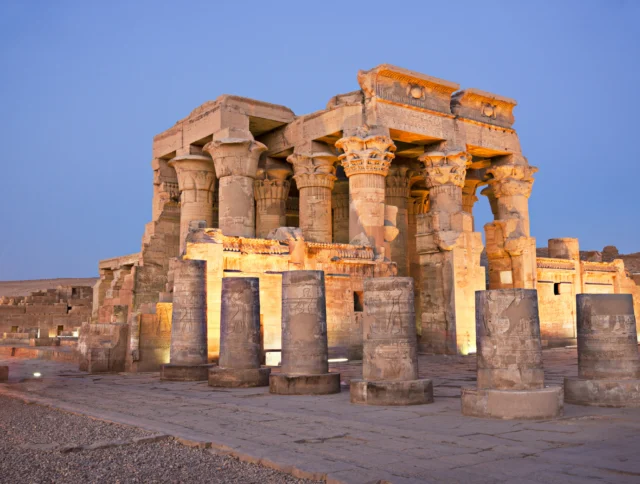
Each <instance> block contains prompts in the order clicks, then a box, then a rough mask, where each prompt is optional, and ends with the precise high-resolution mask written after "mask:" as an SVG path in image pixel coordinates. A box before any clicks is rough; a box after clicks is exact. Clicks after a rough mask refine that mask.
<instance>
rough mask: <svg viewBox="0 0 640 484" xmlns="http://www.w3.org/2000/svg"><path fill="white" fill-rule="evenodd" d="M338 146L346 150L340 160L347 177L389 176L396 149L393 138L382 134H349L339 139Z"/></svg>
mask: <svg viewBox="0 0 640 484" xmlns="http://www.w3.org/2000/svg"><path fill="white" fill-rule="evenodd" d="M336 148H338V149H341V150H343V151H344V153H343V154H341V155H340V156H339V160H340V163H342V166H343V168H344V172H345V174H346V175H347V177H350V176H351V175H355V174H374V175H382V176H387V173H388V171H389V165H390V164H391V160H393V158H395V155H394V154H393V152H394V151H395V150H396V146H395V144H394V143H393V140H392V139H391V138H389V137H388V136H382V135H374V136H367V137H365V138H361V137H358V136H348V137H345V138H341V139H339V140H338V141H337V142H336Z"/></svg>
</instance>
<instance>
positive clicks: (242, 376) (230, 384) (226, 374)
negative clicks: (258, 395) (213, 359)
mask: <svg viewBox="0 0 640 484" xmlns="http://www.w3.org/2000/svg"><path fill="white" fill-rule="evenodd" d="M270 374H271V368H246V369H242V370H237V369H234V368H220V367H219V366H217V367H214V368H211V369H209V386H210V387H223V388H250V387H266V386H268V385H269V375H270Z"/></svg>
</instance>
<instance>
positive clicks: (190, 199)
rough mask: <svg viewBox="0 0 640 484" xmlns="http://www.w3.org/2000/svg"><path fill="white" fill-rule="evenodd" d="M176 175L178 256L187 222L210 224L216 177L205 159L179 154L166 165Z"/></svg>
mask: <svg viewBox="0 0 640 484" xmlns="http://www.w3.org/2000/svg"><path fill="white" fill-rule="evenodd" d="M169 166H171V167H172V168H173V169H174V170H175V171H176V175H177V176H178V188H179V190H180V253H182V252H183V251H184V248H185V241H186V239H187V234H188V233H189V223H190V222H192V221H194V220H204V221H205V222H206V224H207V227H211V225H212V223H213V192H214V190H215V181H216V175H215V173H214V168H213V163H212V162H211V159H210V158H209V157H207V156H202V155H182V156H177V157H175V158H173V159H172V160H171V161H170V162H169Z"/></svg>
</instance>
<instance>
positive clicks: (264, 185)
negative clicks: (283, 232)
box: [253, 158, 291, 239]
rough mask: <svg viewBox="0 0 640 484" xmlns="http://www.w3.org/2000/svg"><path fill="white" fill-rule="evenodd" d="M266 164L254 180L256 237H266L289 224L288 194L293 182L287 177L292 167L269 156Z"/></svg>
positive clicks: (259, 168)
mask: <svg viewBox="0 0 640 484" xmlns="http://www.w3.org/2000/svg"><path fill="white" fill-rule="evenodd" d="M266 161H267V162H266V164H265V166H263V167H262V166H260V167H258V172H257V178H256V180H255V181H254V182H253V193H254V195H255V198H256V208H257V211H256V237H257V238H262V239H264V238H266V237H267V235H269V232H271V231H272V230H274V229H277V228H278V227H286V226H287V203H286V202H287V196H288V195H289V189H290V187H291V182H290V181H289V180H287V177H288V176H289V174H290V173H291V168H290V167H289V166H288V164H287V163H284V162H278V161H277V160H273V159H271V158H267V160H266Z"/></svg>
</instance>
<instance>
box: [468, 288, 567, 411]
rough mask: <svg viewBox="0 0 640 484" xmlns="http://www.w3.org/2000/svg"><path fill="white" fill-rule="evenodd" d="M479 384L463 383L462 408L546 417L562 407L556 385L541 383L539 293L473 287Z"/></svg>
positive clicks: (559, 390)
mask: <svg viewBox="0 0 640 484" xmlns="http://www.w3.org/2000/svg"><path fill="white" fill-rule="evenodd" d="M476 338H477V348H478V355H477V358H478V364H477V368H478V369H477V372H478V388H477V389H475V388H462V389H461V390H462V395H461V397H462V398H461V402H462V414H463V415H468V416H472V417H481V418H499V419H547V418H555V417H559V416H561V415H562V413H563V408H564V404H563V401H564V394H563V388H562V387H559V386H545V385H544V371H543V367H542V344H541V341H540V318H539V315H538V293H537V291H536V290H535V289H494V290H490V291H476Z"/></svg>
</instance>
